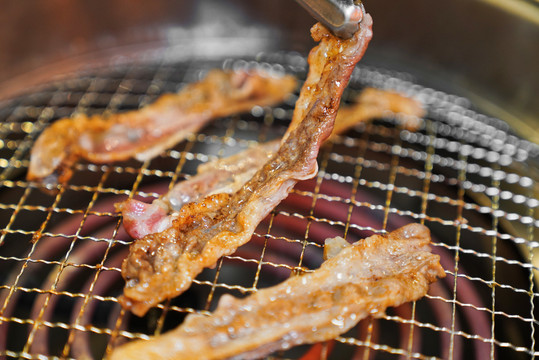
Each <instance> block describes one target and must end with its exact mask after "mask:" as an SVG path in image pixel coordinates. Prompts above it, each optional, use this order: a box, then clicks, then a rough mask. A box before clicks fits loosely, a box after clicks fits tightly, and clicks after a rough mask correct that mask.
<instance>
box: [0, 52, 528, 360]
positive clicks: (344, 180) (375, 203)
mask: <svg viewBox="0 0 539 360" xmlns="http://www.w3.org/2000/svg"><path fill="white" fill-rule="evenodd" d="M220 66H225V67H232V68H234V67H252V66H257V67H258V66H264V67H268V66H269V67H271V68H272V69H277V70H279V71H287V72H292V73H295V74H297V75H298V76H299V77H300V78H301V77H303V76H304V75H305V71H306V65H305V61H304V59H303V58H302V57H300V56H298V55H294V54H277V55H276V54H268V55H263V56H262V57H261V58H259V59H257V61H246V60H227V61H225V62H224V65H223V63H221V62H212V61H207V62H196V63H194V62H187V63H186V62H182V63H166V62H162V63H159V64H136V63H134V64H132V65H130V66H119V67H117V68H113V69H103V70H100V71H97V72H89V73H88V74H76V75H74V76H73V77H72V78H68V79H63V80H60V81H58V82H57V83H54V84H50V85H48V86H47V87H44V88H39V89H35V91H33V92H32V93H30V94H28V95H26V96H22V97H20V98H17V99H13V100H11V101H9V102H6V103H4V104H1V106H0V119H1V120H2V122H1V123H0V126H1V127H0V134H1V138H0V154H1V157H0V169H1V175H0V186H1V187H2V192H0V212H1V214H2V215H1V216H0V219H1V220H0V221H1V224H0V226H1V228H2V231H1V237H0V274H1V275H0V280H1V282H0V356H4V357H8V358H27V359H33V358H40V359H56V358H80V357H81V356H82V355H91V356H94V357H101V356H102V355H103V354H105V353H107V352H108V351H111V350H112V348H113V347H114V346H116V345H118V344H120V343H122V342H123V341H126V340H127V339H135V338H142V339H147V338H148V337H149V336H150V335H152V334H158V333H161V332H163V331H166V330H167V329H170V328H172V327H175V326H176V325H177V324H178V323H179V322H180V321H181V319H183V317H184V316H185V314H187V313H193V312H202V313H209V312H210V311H211V310H212V309H213V308H214V307H215V305H216V301H217V300H218V298H219V297H220V295H221V294H223V293H224V292H228V293H232V294H233V295H236V296H243V294H248V293H251V292H254V291H256V290H257V289H258V288H261V287H265V286H268V285H271V284H275V283H278V282H281V281H282V280H284V279H285V278H286V277H287V276H290V275H291V274H293V273H297V272H302V271H307V270H306V269H307V268H313V267H316V266H318V265H319V264H320V262H321V256H320V254H321V251H322V245H321V244H322V243H323V242H322V240H323V237H324V234H333V235H332V236H337V235H339V236H343V237H345V238H347V239H348V240H349V241H355V240H357V239H360V238H362V237H365V236H368V235H371V234H373V233H384V232H386V231H390V230H392V229H394V228H396V227H399V226H401V225H403V224H405V223H408V222H412V221H414V222H420V223H423V224H425V225H427V226H428V227H429V228H431V231H432V233H433V242H434V244H433V247H434V251H435V252H437V253H439V254H441V256H442V263H443V266H444V268H445V270H446V273H447V277H446V279H444V280H440V281H439V282H438V283H437V284H435V285H433V287H432V288H431V291H430V292H429V294H428V295H427V296H426V297H425V298H424V299H422V300H420V301H418V302H414V303H412V304H409V305H407V306H402V307H400V308H398V309H394V310H389V311H388V313H387V314H385V315H384V316H382V317H381V319H379V320H372V319H367V320H365V321H363V322H362V323H361V324H360V325H358V327H357V329H355V330H354V331H352V332H350V333H347V334H344V335H343V336H341V337H339V338H337V339H336V342H328V343H325V344H322V345H315V346H313V347H301V348H300V349H299V350H297V349H296V350H292V351H289V352H285V353H283V354H278V355H277V356H278V357H279V358H289V357H290V358H299V357H301V356H300V355H301V351H303V352H304V353H308V354H319V355H320V356H319V357H320V358H326V356H327V357H328V358H332V354H333V356H334V357H335V356H336V355H335V354H334V351H333V349H337V350H335V351H337V352H336V353H337V354H338V350H340V351H342V353H344V354H348V355H347V356H349V357H350V358H355V357H357V358H359V357H362V358H365V359H368V358H397V357H406V358H417V359H436V358H444V359H445V358H447V359H452V358H462V357H465V356H466V354H467V351H471V352H472V353H474V354H476V355H481V357H484V358H497V357H499V358H503V357H505V356H511V357H512V358H516V357H522V358H529V357H535V356H536V355H538V354H539V350H538V349H537V346H536V334H535V333H536V327H537V325H538V320H537V316H536V310H535V308H536V305H537V297H538V294H539V293H538V291H537V287H536V286H537V283H536V281H537V278H536V277H537V271H538V267H537V262H538V261H539V260H538V259H537V256H536V255H535V253H536V249H537V248H538V246H539V242H538V241H537V238H536V233H537V228H538V225H539V220H538V219H537V207H538V205H539V202H538V200H537V185H536V180H537V166H536V161H537V158H538V154H539V147H538V146H537V145H536V144H532V143H529V142H526V141H524V140H521V139H519V138H517V137H516V136H513V135H511V134H510V132H509V129H508V128H507V126H506V125H505V123H502V122H500V121H499V120H497V119H492V118H489V117H487V116H485V115H482V114H480V113H478V112H476V111H475V110H474V109H473V106H472V104H470V103H469V101H468V100H466V99H464V98H461V97H457V96H454V95H448V94H445V93H442V92H440V91H437V90H434V89H429V88H425V87H421V86H420V85H417V84H415V83H414V82H413V78H412V77H411V76H410V75H408V74H403V73H395V72H391V71H387V70H383V69H376V68H371V67H365V66H362V67H360V68H359V69H358V70H357V71H356V72H355V73H354V76H353V78H352V81H351V84H350V89H349V90H348V91H347V93H346V94H345V98H344V101H349V100H350V99H351V98H352V96H353V94H355V93H357V92H358V91H359V90H360V89H361V88H363V87H365V86H374V87H379V88H390V89H395V90H397V91H401V92H404V93H406V94H409V95H414V96H416V97H418V98H419V99H421V100H422V101H423V102H424V103H425V104H426V105H427V107H428V115H427V116H426V117H425V119H423V120H424V126H423V128H422V130H421V131H419V132H417V133H412V132H409V131H406V130H403V129H401V128H400V127H399V125H398V123H397V122H395V121H394V120H391V118H388V119H380V120H379V121H376V122H375V123H372V124H367V125H358V126H357V127H356V129H355V130H353V131H351V132H350V133H348V134H345V135H343V136H340V137H338V138H337V139H336V140H335V141H333V142H331V143H328V144H326V145H324V147H323V148H322V149H321V152H320V155H319V165H320V170H319V173H318V175H317V176H316V178H315V179H314V180H312V181H306V182H303V183H300V184H298V186H297V187H296V188H295V189H294V190H293V192H292V193H291V195H290V197H289V199H288V200H286V201H285V202H283V204H281V205H279V206H278V207H277V208H276V209H275V210H274V211H273V212H272V214H271V215H270V216H269V217H268V219H267V220H266V221H264V222H263V223H262V224H261V225H260V226H259V227H258V228H257V231H256V233H255V235H254V236H253V241H252V242H251V243H250V244H248V245H246V246H244V247H242V248H240V249H239V250H238V251H237V252H236V253H235V254H233V255H231V256H226V257H224V258H223V259H221V260H220V261H219V263H218V264H217V266H216V268H215V269H213V270H208V271H207V272H205V273H203V274H202V276H200V277H199V278H198V279H197V280H195V282H194V285H193V288H194V289H193V290H189V291H188V292H187V293H186V294H184V295H182V296H181V297H180V298H179V299H175V300H172V301H168V302H165V303H164V304H161V305H159V306H158V307H157V309H155V310H152V311H151V312H150V313H149V314H148V315H147V316H146V317H144V318H143V319H136V318H134V317H132V316H130V315H129V314H127V313H126V312H125V311H123V310H122V309H120V307H119V305H118V304H117V300H116V296H117V295H119V294H120V293H121V289H122V281H121V280H120V276H119V273H120V269H119V267H120V264H121V259H122V258H123V257H125V254H126V249H127V247H128V245H129V243H130V240H129V238H128V237H127V235H125V233H123V232H122V229H121V219H120V217H119V216H118V215H117V214H115V213H114V211H113V207H112V204H113V203H114V202H115V201H119V200H123V199H126V198H127V197H137V198H142V199H145V200H146V201H151V200H152V199H154V198H156V197H157V196H159V194H161V193H163V192H166V191H167V189H170V188H171V187H172V186H173V185H174V184H175V183H176V182H177V181H180V180H183V179H185V178H188V177H189V176H190V175H192V174H194V173H195V171H196V166H197V165H198V164H199V163H203V162H206V161H209V160H211V159H214V158H216V157H223V156H228V155H230V154H232V153H235V152H237V151H238V150H239V149H243V148H246V147H248V146H250V145H252V144H254V143H256V142H261V141H266V140H269V139H272V138H275V137H277V136H280V135H281V134H283V133H284V131H285V129H286V125H287V120H288V119H289V118H290V115H291V112H292V109H293V103H294V100H295V99H294V98H292V99H290V100H289V101H287V102H286V103H285V104H283V105H282V106H278V107H275V108H254V109H252V111H251V113H249V114H240V115H235V116H232V117H229V118H226V119H220V120H218V121H216V122H215V123H214V124H212V125H210V126H208V127H207V128H205V129H204V130H203V131H202V132H201V133H200V134H193V135H192V136H190V137H189V138H188V139H187V141H184V142H183V143H182V144H179V145H178V146H176V147H175V148H173V149H171V150H168V151H167V152H166V153H164V154H163V155H162V156H160V157H158V158H157V159H154V160H152V161H146V162H144V163H138V162H135V161H126V162H122V163H117V164H110V165H93V164H88V163H84V162H80V163H78V164H76V165H75V170H76V171H75V176H74V177H73V178H72V179H71V180H70V182H69V183H68V184H66V185H63V186H60V187H59V188H58V191H57V192H56V193H55V194H52V193H45V192H43V189H42V185H40V184H37V183H29V182H27V181H25V180H24V177H23V176H24V172H25V170H26V168H27V167H28V154H29V150H30V148H31V146H32V144H33V142H34V141H35V139H36V137H37V136H38V134H39V133H40V132H41V131H42V130H43V129H44V128H45V127H46V126H47V125H48V124H49V123H50V122H51V121H54V120H55V119H58V118H61V117H64V116H70V115H72V114H76V113H86V114H93V113H105V114H106V113H112V112H117V111H124V110H130V109H134V108H138V107H140V106H143V105H145V104H147V103H149V102H151V101H153V100H155V98H156V97H157V96H158V95H159V94H161V93H163V92H170V91H176V90H178V89H179V88H181V87H182V86H183V85H184V84H186V83H189V82H192V81H196V80H197V79H198V78H199V77H200V76H201V75H202V74H203V73H204V72H205V71H206V70H208V69H210V68H213V67H220ZM396 116H397V117H398V114H396ZM49 190H52V189H49ZM298 204H299V205H298ZM515 229H516V230H518V231H513V230H515ZM51 248H52V250H51ZM238 269H245V270H238ZM239 272H243V273H247V274H248V275H247V276H246V277H245V276H244V277H242V276H239ZM35 278H37V279H39V280H36V279H35ZM80 283H82V285H81V284H80ZM193 299H195V300H193ZM508 299H509V300H508ZM508 301H509V302H510V303H512V306H508V305H507V302H508ZM100 311H103V313H106V314H107V315H108V316H105V317H106V319H100V318H99V316H98V315H99V312H100ZM65 312H67V315H66V314H65ZM385 330H389V331H387V333H388V334H392V336H385V335H384V334H386V331H385ZM97 343H98V344H100V345H98V346H95V344H97ZM431 343H432V344H434V345H432V344H431ZM96 348H97V349H96ZM350 354H352V355H350ZM335 358H337V357H335Z"/></svg>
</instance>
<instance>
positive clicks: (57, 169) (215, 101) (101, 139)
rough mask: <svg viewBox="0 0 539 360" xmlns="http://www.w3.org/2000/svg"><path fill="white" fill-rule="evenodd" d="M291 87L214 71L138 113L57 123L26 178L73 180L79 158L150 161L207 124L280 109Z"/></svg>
mask: <svg viewBox="0 0 539 360" xmlns="http://www.w3.org/2000/svg"><path fill="white" fill-rule="evenodd" d="M295 87H296V81H295V79H294V77H293V76H290V75H286V76H283V77H272V76H269V75H266V74H265V73H263V72H257V71H252V72H247V71H237V72H232V71H231V72H225V71H222V70H213V71H210V72H209V73H208V75H207V76H206V78H205V79H203V80H202V81H200V82H197V83H194V84H190V85H188V86H186V87H185V88H183V89H182V90H181V91H180V92H179V93H177V94H166V95H162V96H161V97H159V98H158V99H157V100H156V101H155V102H154V103H153V104H151V105H148V106H146V107H144V108H142V109H140V110H136V111H129V112H125V113H119V114H114V115H111V116H109V117H103V116H99V115H94V116H91V117H87V116H85V115H80V116H77V117H75V118H66V119H61V120H58V121H55V122H54V123H52V125H51V126H49V127H48V128H47V129H45V131H44V132H43V133H42V134H41V135H40V136H39V138H38V139H37V140H36V143H35V144H34V147H33V148H32V151H31V154H30V166H29V169H28V174H27V178H28V180H40V181H45V182H48V183H56V182H60V183H63V182H65V181H67V180H68V179H69V178H70V177H71V175H72V170H71V166H72V165H73V164H74V163H75V162H76V161H77V160H78V159H79V158H84V159H86V160H89V161H91V162H94V163H107V162H113V161H119V160H126V159H129V158H131V157H135V158H136V159H137V160H140V161H144V160H147V159H151V158H153V157H155V156H157V155H159V154H160V153H161V152H163V151H164V150H165V149H167V148H170V147H172V146H174V145H175V144H177V143H178V142H180V141H182V140H183V139H185V138H186V137H187V136H188V135H189V134H192V133H193V132H196V131H198V130H199V129H200V128H201V127H202V126H204V125H205V124H206V123H207V122H208V121H210V120H212V119H215V118H218V117H221V116H226V115H230V114H234V113H238V112H242V111H247V110H249V109H251V108H252V107H253V106H254V105H260V106H266V105H273V104H276V103H279V102H281V101H283V100H284V98H285V97H286V96H287V95H288V94H290V93H291V92H292V91H293V90H294V89H295Z"/></svg>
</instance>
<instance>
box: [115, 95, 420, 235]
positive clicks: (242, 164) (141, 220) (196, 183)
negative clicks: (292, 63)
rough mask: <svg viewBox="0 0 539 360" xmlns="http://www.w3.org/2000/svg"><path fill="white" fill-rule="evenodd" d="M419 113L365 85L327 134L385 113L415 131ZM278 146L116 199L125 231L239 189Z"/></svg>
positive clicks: (151, 225) (160, 224)
mask: <svg viewBox="0 0 539 360" xmlns="http://www.w3.org/2000/svg"><path fill="white" fill-rule="evenodd" d="M424 115H425V111H424V109H423V107H422V105H421V103H419V102H418V101H417V100H414V99H411V98H408V97H405V96H403V95H400V94H398V93H395V92H391V91H385V90H378V89H373V88H366V89H365V90H363V91H362V92H361V93H360V94H359V96H357V98H356V100H355V104H353V105H348V106H341V108H340V109H339V112H338V113H337V117H336V118H335V125H334V127H333V132H332V135H331V136H332V137H333V136H336V135H339V134H341V133H344V132H345V131H346V130H348V129H349V128H351V127H353V126H355V125H357V124H359V123H361V122H367V121H371V120H373V119H377V118H382V117H387V116H394V117H396V118H397V119H398V120H400V121H401V122H402V125H403V127H405V128H407V129H409V130H417V128H418V127H419V125H420V123H421V118H422V117H423V116H424ZM278 148H279V140H274V141H270V142H267V143H262V144H258V145H256V146H252V147H250V148H248V149H246V150H244V151H242V152H240V153H238V154H235V155H232V156H229V157H227V158H223V159H218V160H214V161H211V162H208V163H205V164H202V165H200V166H199V167H198V170H197V174H196V175H194V176H193V177H191V178H190V179H188V180H185V181H182V182H179V183H178V184H177V185H176V186H174V187H173V188H172V190H171V191H170V192H169V193H167V194H166V195H164V196H162V197H161V198H159V199H157V200H155V201H154V202H153V203H151V204H147V203H144V202H142V201H138V200H134V199H129V200H126V201H124V202H121V203H118V204H116V210H117V211H118V212H120V213H122V217H123V226H124V228H125V230H126V231H127V233H128V234H129V235H130V236H131V237H133V238H134V239H139V238H141V237H143V236H146V235H148V234H152V233H156V232H160V231H163V230H165V229H166V228H168V227H170V226H171V225H172V221H173V220H174V218H176V216H177V212H178V211H179V210H180V209H181V207H182V206H183V205H185V204H187V203H190V202H194V201H198V200H200V199H202V198H204V197H206V196H208V195H211V194H217V193H220V192H224V193H228V194H231V193H234V192H236V191H238V190H239V189H240V188H241V187H242V186H243V185H244V184H245V183H246V182H247V180H249V179H250V178H251V177H252V176H253V175H254V174H255V172H256V171H258V170H259V169H260V168H261V167H262V166H263V165H264V164H265V163H266V161H267V160H268V159H269V158H271V156H272V155H273V154H274V153H275V152H276V151H277V149H278Z"/></svg>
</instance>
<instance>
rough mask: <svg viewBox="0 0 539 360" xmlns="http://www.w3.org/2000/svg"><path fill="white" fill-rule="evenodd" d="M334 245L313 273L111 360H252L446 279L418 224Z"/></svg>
mask: <svg viewBox="0 0 539 360" xmlns="http://www.w3.org/2000/svg"><path fill="white" fill-rule="evenodd" d="M334 243H337V244H338V245H337V249H334V250H332V251H330V252H336V253H335V254H334V255H333V257H331V258H330V259H328V260H326V261H325V262H324V263H323V264H322V266H321V267H320V268H319V269H317V270H315V271H313V272H309V273H305V274H303V275H298V276H293V277H291V278H289V279H288V280H286V281H285V282H283V283H281V284H279V285H277V286H273V287H270V288H266V289H262V290H259V291H257V292H255V293H254V294H252V295H250V296H248V297H246V298H243V299H237V298H233V297H232V296H230V295H223V297H222V298H221V299H220V301H219V305H218V306H217V309H216V310H215V312H214V313H212V314H211V315H210V316H205V315H202V314H192V315H188V316H187V318H186V319H185V321H184V322H183V324H182V325H181V326H179V327H178V328H176V329H174V330H172V331H170V332H168V333H166V334H164V335H160V336H156V337H153V338H151V339H150V340H149V341H144V340H138V341H134V342H131V343H128V344H126V345H124V346H121V347H119V348H117V349H115V350H114V352H113V353H112V356H111V359H153V358H161V359H225V358H230V357H235V356H240V355H241V358H242V359H255V358H259V357H262V356H264V355H267V354H269V353H271V352H274V351H276V350H285V349H288V348H290V347H292V346H296V345H299V344H305V343H315V342H320V341H324V340H329V339H333V338H335V337H337V336H338V335H340V334H343V333H345V332H346V331H348V330H349V329H350V328H352V327H353V326H355V324H357V323H358V322H359V321H360V320H361V319H363V318H366V317H368V316H374V317H380V316H382V315H383V314H384V312H385V310H386V309H387V308H388V307H390V306H398V305H400V304H403V303H405V302H408V301H413V300H418V299H420V298H421V297H423V296H424V295H425V294H426V293H427V291H428V288H429V284H430V283H432V282H434V281H436V278H437V277H440V278H441V277H444V276H445V273H444V270H443V268H442V266H441V265H440V262H439V260H440V258H439V256H438V255H434V254H432V253H431V252H430V249H429V243H430V233H429V230H428V229H427V228H426V227H425V226H423V225H419V224H410V225H407V226H404V227H402V228H400V229H398V230H396V231H393V232H391V233H390V234H388V235H387V236H382V235H373V236H371V237H369V238H367V239H365V240H360V241H358V242H356V243H354V244H352V245H350V244H348V243H346V242H345V241H344V240H342V239H340V241H334ZM326 246H331V245H326Z"/></svg>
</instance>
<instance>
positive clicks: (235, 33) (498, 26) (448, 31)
mask: <svg viewBox="0 0 539 360" xmlns="http://www.w3.org/2000/svg"><path fill="white" fill-rule="evenodd" d="M364 3H365V6H366V8H367V10H368V11H369V12H370V13H371V14H372V15H373V17H374V19H375V25H374V32H375V36H374V40H373V41H372V44H371V46H370V47H369V51H368V52H367V57H366V59H365V61H366V62H367V63H372V64H376V65H378V66H386V67H390V68H392V69H395V70H403V71H406V72H412V73H413V74H414V75H417V76H418V79H419V81H421V82H425V83H427V85H434V86H435V87H436V88H439V89H441V90H452V91H453V92H457V93H463V95H465V96H467V97H471V98H472V99H473V100H474V102H475V103H477V104H479V105H480V106H481V107H483V108H484V109H485V110H486V111H487V112H488V113H491V114H492V113H494V115H496V116H497V117H499V118H503V119H505V120H510V121H511V123H513V124H515V126H514V127H515V130H516V131H517V132H519V133H520V134H522V135H525V136H527V137H528V138H529V137H530V136H531V137H532V138H533V139H534V140H535V141H537V134H536V132H535V126H533V124H534V120H536V119H537V114H539V101H538V100H537V94H538V93H539V69H538V67H539V66H538V59H539V45H538V44H539V4H538V2H537V1H533V0H505V1H498V0H472V1H470V0H454V1H450V2H432V1H428V0H409V1H405V2H403V1H394V0H393V1H391V0H376V1H375V0H370V1H369V0H366V1H365V2H364ZM312 23H313V19H312V18H311V17H310V16H309V15H308V14H307V13H306V12H305V11H304V10H303V9H302V8H300V6H299V5H297V4H296V3H295V2H294V1H293V0H275V1H240V0H224V1H216V0H202V1H186V0H159V1H152V2H147V1H141V0H133V1H128V0H114V1H105V0H97V1H91V2H82V1H77V2H74V1H69V0H51V1H46V2H39V1H31V2H19V1H5V2H4V4H3V9H2V11H1V12H0V29H1V30H0V99H1V98H7V97H10V96H13V95H14V94H18V93H21V92H24V91H27V90H28V89H29V88H30V87H31V86H32V85H34V84H36V83H41V82H45V81H48V80H50V79H51V78H52V77H54V76H58V75H61V74H65V73H67V72H69V71H74V70H76V69H80V68H87V67H91V66H95V65H97V64H100V65H102V64H104V63H105V64H106V63H107V62H121V61H132V58H133V57H138V59H139V60H140V59H141V58H142V57H154V58H155V57H163V56H164V54H165V53H166V56H168V57H170V58H171V60H172V59H173V58H181V57H182V56H204V57H212V56H213V57H223V56H226V55H235V56H241V55H242V54H246V53H250V54H256V53H258V52H260V51H273V50H287V51H290V50H293V51H298V52H300V53H302V54H305V53H306V52H307V51H308V49H309V48H310V47H311V45H312V43H311V40H310V38H309V34H308V31H307V30H308V28H309V27H310V25H311V24H312Z"/></svg>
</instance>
